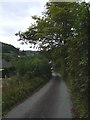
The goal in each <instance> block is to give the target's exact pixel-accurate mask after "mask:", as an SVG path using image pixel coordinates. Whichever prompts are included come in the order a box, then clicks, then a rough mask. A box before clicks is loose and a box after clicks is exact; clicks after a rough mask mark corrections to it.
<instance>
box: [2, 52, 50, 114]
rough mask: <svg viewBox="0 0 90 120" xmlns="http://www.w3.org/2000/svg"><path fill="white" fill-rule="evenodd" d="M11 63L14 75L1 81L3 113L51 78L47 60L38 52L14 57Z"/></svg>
mask: <svg viewBox="0 0 90 120" xmlns="http://www.w3.org/2000/svg"><path fill="white" fill-rule="evenodd" d="M13 63H14V64H13V68H14V75H13V76H11V77H9V78H8V77H6V78H4V79H3V81H2V83H3V88H2V91H3V94H2V113H3V115H4V114H6V113H7V111H8V110H10V108H12V107H13V106H14V105H16V104H17V103H19V102H21V101H22V100H24V99H25V98H27V97H28V96H30V94H31V93H32V92H33V91H35V90H36V89H37V88H39V87H40V86H42V85H43V84H45V83H46V82H47V81H49V80H50V78H51V69H50V65H49V61H48V59H46V58H45V57H44V56H42V55H40V54H39V53H38V54H34V55H25V56H22V57H20V58H14V60H13ZM9 69H10V68H7V70H8V71H9Z"/></svg>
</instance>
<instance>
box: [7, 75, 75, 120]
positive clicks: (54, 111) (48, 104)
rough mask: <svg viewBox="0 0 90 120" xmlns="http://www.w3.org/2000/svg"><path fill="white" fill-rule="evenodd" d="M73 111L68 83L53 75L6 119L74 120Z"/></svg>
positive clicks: (9, 113)
mask: <svg viewBox="0 0 90 120" xmlns="http://www.w3.org/2000/svg"><path fill="white" fill-rule="evenodd" d="M71 109H72V102H71V99H70V95H69V92H68V89H67V86H66V83H65V81H64V80H63V79H62V78H61V77H60V75H59V74H55V73H53V78H52V79H51V80H50V81H49V82H48V83H47V84H46V85H44V86H43V87H42V88H41V89H40V90H38V91H37V92H36V93H34V94H33V95H32V96H30V97H29V98H28V99H26V100H25V101H24V102H23V103H21V104H19V105H18V106H16V107H15V108H13V109H12V110H11V111H10V112H8V114H7V115H6V118H72V117H73V114H72V111H71Z"/></svg>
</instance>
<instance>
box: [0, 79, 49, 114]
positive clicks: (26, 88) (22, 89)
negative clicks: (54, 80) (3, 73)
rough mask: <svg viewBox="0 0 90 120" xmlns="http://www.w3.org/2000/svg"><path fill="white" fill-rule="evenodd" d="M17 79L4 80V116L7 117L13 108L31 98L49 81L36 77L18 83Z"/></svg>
mask: <svg viewBox="0 0 90 120" xmlns="http://www.w3.org/2000/svg"><path fill="white" fill-rule="evenodd" d="M18 79H20V78H17V77H13V78H6V79H3V88H2V90H3V94H2V114H3V115H5V114H6V113H7V112H8V111H9V110H10V109H11V108H12V107H14V106H15V105H16V104H18V103H20V102H22V101H23V100H25V99H26V98H27V97H29V96H30V95H31V94H32V93H33V92H34V91H35V90H36V89H37V88H39V87H41V86H43V85H44V84H45V83H46V82H47V81H46V80H43V79H42V78H39V77H35V78H33V79H31V80H26V79H25V78H21V79H22V82H20V83H18Z"/></svg>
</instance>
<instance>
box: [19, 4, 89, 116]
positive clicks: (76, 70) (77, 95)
mask: <svg viewBox="0 0 90 120" xmlns="http://www.w3.org/2000/svg"><path fill="white" fill-rule="evenodd" d="M33 19H34V20H36V23H35V24H33V25H31V26H30V27H29V28H28V29H27V31H25V32H19V33H18V34H17V35H19V37H20V40H23V41H29V42H32V43H34V44H36V43H37V42H41V43H42V44H41V45H40V47H42V48H43V50H46V51H47V50H48V51H49V50H50V51H51V52H50V53H51V54H50V56H51V60H52V61H53V62H54V63H55V67H56V68H55V70H56V71H58V72H60V73H61V74H62V75H63V76H64V77H65V79H66V80H67V83H68V84H69V87H70V90H71V93H72V95H73V98H74V99H73V100H74V104H75V107H76V109H77V110H78V113H79V116H78V117H79V118H86V117H87V116H88V74H87V71H88V70H87V67H88V63H87V60H88V57H87V54H88V49H87V47H88V42H87V39H88V34H87V32H88V30H87V27H88V26H89V21H90V19H89V3H85V2H81V3H80V2H79V3H78V2H59V3H58V2H49V3H47V4H46V11H45V12H44V15H43V17H41V18H39V17H37V16H33ZM62 43H64V44H62ZM46 55H47V54H46Z"/></svg>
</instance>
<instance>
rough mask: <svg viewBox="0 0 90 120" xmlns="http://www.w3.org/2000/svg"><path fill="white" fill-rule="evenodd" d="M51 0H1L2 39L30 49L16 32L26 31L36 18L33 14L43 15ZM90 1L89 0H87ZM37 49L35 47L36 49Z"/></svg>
mask: <svg viewBox="0 0 90 120" xmlns="http://www.w3.org/2000/svg"><path fill="white" fill-rule="evenodd" d="M48 1H49V0H1V2H0V41H1V42H4V43H8V44H11V45H13V46H15V47H19V48H20V49H21V50H29V49H31V48H30V45H25V44H24V45H21V44H20V42H18V41H17V39H18V37H17V36H15V33H17V32H18V31H25V30H26V29H27V28H28V27H29V26H30V25H31V23H34V20H32V19H31V16H33V15H38V16H41V15H42V12H43V11H44V5H45V4H46V2H48ZM87 1H89V0H87ZM34 50H35V49H34Z"/></svg>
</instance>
